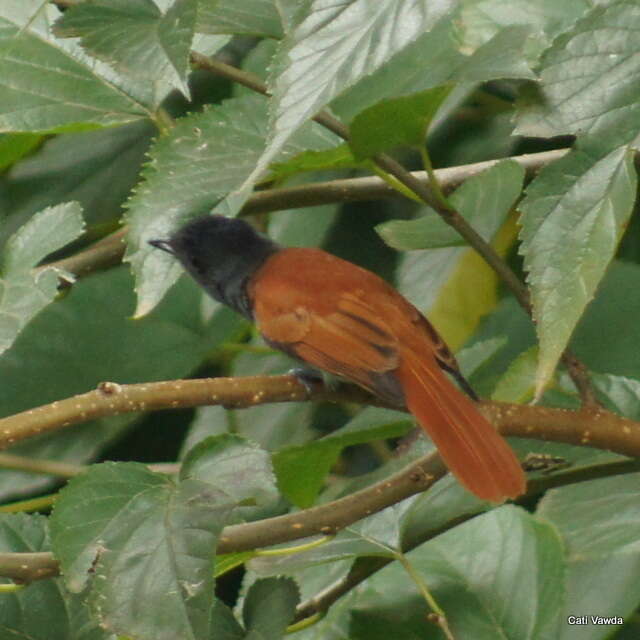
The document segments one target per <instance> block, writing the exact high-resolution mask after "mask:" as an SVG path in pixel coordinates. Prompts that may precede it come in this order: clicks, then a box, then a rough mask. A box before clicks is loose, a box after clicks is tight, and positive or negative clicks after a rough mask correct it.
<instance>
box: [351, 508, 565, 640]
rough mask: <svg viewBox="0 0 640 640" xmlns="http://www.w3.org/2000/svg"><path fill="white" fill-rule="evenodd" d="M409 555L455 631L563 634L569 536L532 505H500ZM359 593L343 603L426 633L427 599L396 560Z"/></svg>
mask: <svg viewBox="0 0 640 640" xmlns="http://www.w3.org/2000/svg"><path fill="white" fill-rule="evenodd" d="M407 558H408V560H409V562H411V564H412V565H413V567H414V569H415V570H416V571H418V572H419V574H420V575H421V576H422V577H423V578H424V580H425V581H426V583H427V585H428V587H429V590H430V592H431V594H432V595H433V597H434V598H435V600H436V601H437V602H438V604H439V605H440V606H441V607H442V608H443V609H444V611H445V612H446V614H447V620H448V622H449V626H450V627H451V632H452V634H453V636H454V637H456V638H458V637H459V638H467V637H468V638H474V640H494V639H495V638H497V637H505V638H508V637H512V638H531V639H532V640H533V639H534V638H543V637H556V636H555V634H554V633H553V630H554V629H555V625H556V623H557V619H558V615H559V613H560V610H561V608H562V599H563V595H564V584H563V578H564V563H563V549H562V544H561V542H560V540H559V539H558V537H557V535H556V532H555V530H554V528H553V527H551V526H548V525H546V524H542V523H540V522H538V521H537V520H536V519H535V518H533V517H532V516H530V515H529V514H527V513H526V512H525V511H523V510H521V509H518V508H516V507H511V506H508V507H502V508H500V509H494V510H493V511H491V512H489V513H486V514H484V515H482V516H479V517H477V518H474V519H473V520H472V521H470V522H466V523H464V524H462V525H460V526H458V527H455V528H454V529H452V530H451V531H448V532H446V533H444V534H442V535H441V536H439V537H438V538H436V539H435V540H432V541H430V542H428V543H426V544H423V545H422V546H420V547H418V548H417V549H415V550H413V551H411V552H410V553H409V554H407ZM356 597H357V599H356ZM356 597H354V598H353V599H351V601H350V602H349V601H348V602H345V603H343V606H345V607H347V606H348V607H350V608H351V609H353V608H355V607H357V610H358V612H360V615H362V616H366V617H371V619H372V620H385V621H387V624H389V622H391V621H396V623H397V624H400V625H401V626H402V628H404V629H412V630H413V631H414V634H417V635H416V637H423V634H424V624H425V623H424V616H425V615H426V613H427V608H426V604H425V602H424V600H422V598H420V597H418V594H417V592H416V588H415V586H414V585H412V584H411V582H410V581H409V580H408V579H407V576H406V574H405V573H404V571H403V570H402V569H401V568H400V567H398V566H397V565H396V564H395V563H394V564H393V565H390V566H389V567H386V568H385V569H383V570H382V571H380V572H379V573H378V574H376V575H375V576H373V577H372V578H371V579H370V580H369V581H368V584H367V585H365V586H364V588H363V589H362V590H361V591H360V593H359V594H358V595H357V596H356ZM420 630H422V631H420ZM350 637H351V636H350Z"/></svg>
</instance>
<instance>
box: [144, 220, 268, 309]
mask: <svg viewBox="0 0 640 640" xmlns="http://www.w3.org/2000/svg"><path fill="white" fill-rule="evenodd" d="M149 244H151V245H152V246H154V247H157V248H158V249H162V250H163V251H167V252H168V253H170V254H172V255H174V256H175V257H176V258H177V259H178V260H179V261H180V262H181V263H182V266H183V267H184V268H185V269H186V270H187V271H188V272H189V273H190V274H191V276H193V278H194V279H195V280H196V282H198V284H200V285H201V286H202V287H204V289H205V290H206V291H207V292H208V293H209V295H211V296H212V297H213V298H215V299H216V300H218V301H220V302H223V303H224V304H227V305H229V306H230V307H231V308H232V309H235V310H236V311H238V312H239V313H242V314H243V315H245V316H247V317H248V318H250V319H251V317H252V310H251V308H250V307H251V305H250V301H249V300H248V298H247V292H246V288H247V283H248V281H249V279H250V278H251V276H252V275H253V274H254V272H255V271H256V269H258V267H260V265H262V263H263V262H264V261H265V260H266V259H267V258H268V257H269V256H270V255H271V254H273V253H275V252H276V251H278V249H279V247H278V245H276V244H275V243H274V242H272V241H271V240H269V239H268V238H265V237H264V236H261V235H260V234H258V233H256V231H254V229H253V228H252V227H251V226H250V225H249V224H248V223H246V222H245V221H244V220H239V219H237V218H226V217H225V216H219V215H208V216H203V217H201V218H197V219H195V220H192V221H191V222H189V223H187V224H186V225H185V226H184V227H182V228H180V229H178V230H177V231H176V232H175V233H174V234H173V235H172V236H171V237H170V238H168V239H166V240H149Z"/></svg>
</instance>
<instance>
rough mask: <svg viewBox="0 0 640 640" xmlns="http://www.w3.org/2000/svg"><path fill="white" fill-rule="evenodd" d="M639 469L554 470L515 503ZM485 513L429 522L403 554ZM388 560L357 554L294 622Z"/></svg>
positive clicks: (630, 464)
mask: <svg viewBox="0 0 640 640" xmlns="http://www.w3.org/2000/svg"><path fill="white" fill-rule="evenodd" d="M639 468H640V461H638V460H630V461H627V460H625V461H622V462H612V463H607V464H598V465H593V466H590V467H583V468H580V469H571V470H569V471H566V472H563V473H557V474H554V475H553V476H549V477H544V478H536V479H535V480H533V481H531V482H530V483H529V490H528V491H527V493H526V495H524V496H522V498H520V499H519V500H518V501H517V502H518V503H526V502H527V500H529V498H530V496H531V495H536V494H539V493H542V492H543V491H546V490H547V489H551V488H554V487H559V486H566V485H569V484H574V483H576V482H584V481H586V480H594V479H596V478H605V477H611V476H614V475H620V474H624V473H632V472H635V471H638V469H639ZM482 513H484V511H483V510H477V511H473V512H471V513H465V514H462V515H460V516H458V517H456V518H452V519H451V520H449V521H448V522H446V523H445V524H444V525H442V526H439V527H437V528H433V529H431V528H429V527H428V525H427V526H426V527H425V528H424V529H423V530H422V531H420V532H418V533H417V535H414V536H413V537H412V538H408V539H405V540H403V541H402V549H401V551H402V552H403V553H408V552H409V551H411V550H412V549H415V548H416V547H418V546H420V545H421V544H424V543H425V542H427V541H429V540H433V538H436V537H437V536H439V535H440V534H441V533H444V532H445V531H449V530H450V529H453V527H456V526H458V525H459V524H462V523H463V522H467V521H468V520H472V519H473V518H475V517H476V516H479V515H481V514H482ZM391 562H394V559H393V558H377V557H366V556H360V557H359V558H357V559H356V561H355V562H354V563H353V565H352V566H351V569H350V570H349V571H348V573H347V574H346V575H345V576H343V577H342V578H340V579H339V580H337V581H336V582H334V583H333V584H332V585H329V586H328V587H326V588H325V589H323V590H322V591H320V592H319V593H317V594H315V595H314V596H313V597H312V598H309V599H308V600H305V601H304V602H301V603H300V604H299V605H298V607H297V609H296V617H295V620H294V622H298V621H300V620H304V619H305V618H308V617H310V616H312V615H315V614H318V613H324V612H325V611H327V610H328V609H329V607H331V605H332V604H333V603H334V602H336V601H337V600H338V599H339V598H341V597H342V596H343V595H345V594H347V593H348V592H349V591H351V590H352V589H354V588H355V587H357V586H358V585H359V584H361V583H362V582H364V581H365V580H367V579H368V578H370V577H371V576H372V575H373V574H374V573H377V572H378V571H380V569H383V568H384V567H386V566H387V565H388V564H390V563H391Z"/></svg>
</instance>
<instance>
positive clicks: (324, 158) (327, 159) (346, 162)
mask: <svg viewBox="0 0 640 640" xmlns="http://www.w3.org/2000/svg"><path fill="white" fill-rule="evenodd" d="M363 166H365V163H363V162H361V161H358V160H356V159H355V158H354V157H353V154H352V153H351V150H350V149H349V146H348V145H347V144H341V145H340V146H338V147H335V148H334V149H327V150H326V151H303V152H302V153H300V154H298V155H297V156H294V157H293V158H291V160H288V161H287V162H275V163H273V164H272V165H271V167H270V176H271V177H272V178H273V179H274V180H283V179H285V178H288V177H290V176H294V175H297V174H299V173H303V172H307V171H321V170H323V169H355V168H360V167H363Z"/></svg>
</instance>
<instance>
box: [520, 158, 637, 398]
mask: <svg viewBox="0 0 640 640" xmlns="http://www.w3.org/2000/svg"><path fill="white" fill-rule="evenodd" d="M635 196H636V174H635V170H634V167H633V153H632V151H631V150H630V149H628V148H627V147H621V148H618V149H616V150H614V151H612V152H610V153H608V154H607V155H604V154H603V153H602V152H601V150H600V153H599V152H598V150H593V149H589V148H588V147H586V146H584V147H583V148H578V149H576V150H574V151H572V152H571V153H569V154H568V155H566V156H564V157H563V158H561V159H560V160H559V161H557V162H555V163H553V164H552V165H550V166H548V167H546V168H545V169H543V170H542V171H541V172H540V174H539V176H538V177H537V178H536V179H535V180H534V181H533V182H532V183H531V185H530V186H529V188H528V189H527V195H526V197H525V199H524V200H523V202H522V203H521V206H520V209H521V211H522V220H521V225H522V231H521V236H520V237H521V239H522V248H521V253H522V254H523V255H524V266H525V269H526V270H527V271H528V274H529V275H528V278H527V282H528V284H529V286H530V287H531V301H532V306H533V316H534V319H535V321H536V330H537V333H538V338H539V341H540V357H539V366H538V373H537V379H536V395H539V393H540V392H541V390H542V388H543V387H544V386H545V384H546V383H547V382H548V380H549V379H550V378H551V376H552V375H553V371H554V369H555V366H556V364H557V362H558V359H559V358H560V356H561V354H562V352H563V351H564V349H565V348H566V346H567V343H568V341H569V338H570V337H571V334H572V332H573V330H574V329H575V326H576V324H577V322H578V320H579V319H580V316H581V315H582V313H583V311H584V309H585V307H586V305H587V303H588V302H589V301H590V300H591V298H593V296H594V294H595V291H596V288H597V286H598V284H599V282H600V280H601V279H602V277H603V275H604V273H605V270H606V268H607V266H608V264H609V262H610V261H611V259H612V258H613V256H614V254H615V251H616V248H617V246H618V242H619V241H620V238H621V236H622V233H623V231H624V228H625V225H626V222H627V220H628V219H629V216H630V215H631V212H632V210H633V204H634V201H635Z"/></svg>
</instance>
